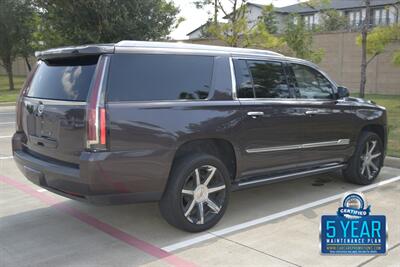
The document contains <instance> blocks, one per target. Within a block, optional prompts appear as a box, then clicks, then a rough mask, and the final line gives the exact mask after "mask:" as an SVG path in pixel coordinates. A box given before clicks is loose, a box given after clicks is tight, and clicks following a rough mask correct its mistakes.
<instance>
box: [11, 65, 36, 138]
mask: <svg viewBox="0 0 400 267" xmlns="http://www.w3.org/2000/svg"><path fill="white" fill-rule="evenodd" d="M39 65H40V61H39V62H38V63H37V64H36V65H35V67H33V69H32V71H31V72H30V73H29V75H28V77H27V78H26V80H25V83H24V85H23V86H22V88H21V91H20V92H19V96H18V99H17V105H16V112H15V113H16V116H17V117H16V122H17V123H16V130H17V132H22V131H23V129H22V102H23V98H24V96H26V95H27V94H28V91H29V88H30V85H31V82H32V79H33V76H35V73H36V70H37V69H38V66H39Z"/></svg>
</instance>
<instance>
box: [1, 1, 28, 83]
mask: <svg viewBox="0 0 400 267" xmlns="http://www.w3.org/2000/svg"><path fill="white" fill-rule="evenodd" d="M33 17H34V9H33V7H32V5H31V2H30V1H29V0H0V60H1V65H2V66H3V67H4V69H5V70H6V72H7V76H8V84H9V88H10V90H14V80H13V70H12V63H13V62H14V60H15V58H16V56H18V55H26V54H27V53H28V51H30V50H31V43H32V38H33V32H34V31H35V24H34V18H33Z"/></svg>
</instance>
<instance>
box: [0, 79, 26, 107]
mask: <svg viewBox="0 0 400 267" xmlns="http://www.w3.org/2000/svg"><path fill="white" fill-rule="evenodd" d="M24 81H25V76H15V77H14V87H15V90H13V91H10V90H9V86H8V77H7V76H5V75H0V103H1V102H15V101H16V100H17V97H18V95H19V91H20V89H21V87H22V84H23V83H24Z"/></svg>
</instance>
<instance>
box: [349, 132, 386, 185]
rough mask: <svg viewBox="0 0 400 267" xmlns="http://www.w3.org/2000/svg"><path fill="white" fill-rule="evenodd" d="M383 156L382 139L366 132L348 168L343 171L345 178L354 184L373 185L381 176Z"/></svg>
mask: <svg viewBox="0 0 400 267" xmlns="http://www.w3.org/2000/svg"><path fill="white" fill-rule="evenodd" d="M383 156H384V151H383V144H382V140H381V138H380V137H379V136H378V135H377V134H375V133H373V132H364V133H363V134H362V135H361V137H360V139H359V142H358V144H357V148H356V151H355V152H354V155H353V157H352V158H351V160H350V161H349V165H348V167H347V168H346V169H345V170H344V171H343V174H344V177H345V178H346V179H347V180H348V181H350V182H352V183H356V184H361V185H366V184H371V183H372V182H373V181H374V180H375V179H376V177H378V175H379V172H380V170H381V168H382V165H383Z"/></svg>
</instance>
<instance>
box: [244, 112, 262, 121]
mask: <svg viewBox="0 0 400 267" xmlns="http://www.w3.org/2000/svg"><path fill="white" fill-rule="evenodd" d="M247 116H251V117H252V118H253V119H256V118H257V117H260V116H264V112H262V111H250V112H247Z"/></svg>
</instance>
